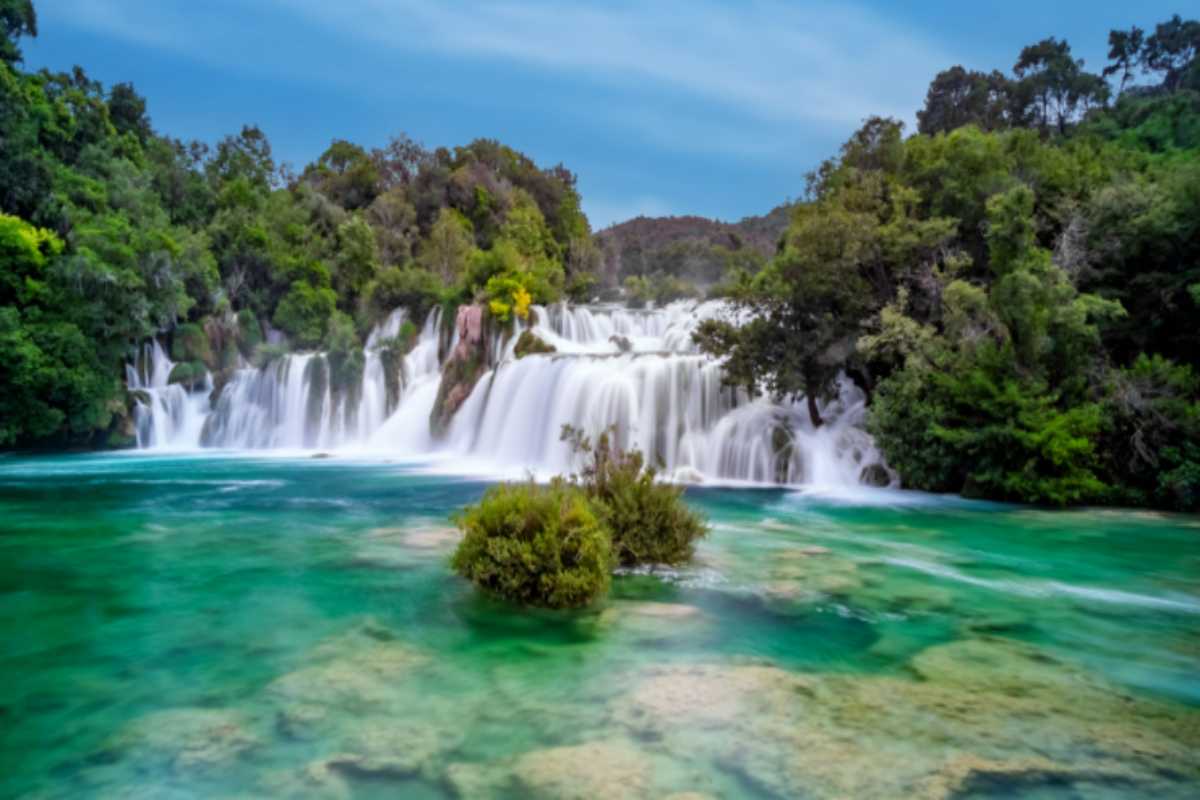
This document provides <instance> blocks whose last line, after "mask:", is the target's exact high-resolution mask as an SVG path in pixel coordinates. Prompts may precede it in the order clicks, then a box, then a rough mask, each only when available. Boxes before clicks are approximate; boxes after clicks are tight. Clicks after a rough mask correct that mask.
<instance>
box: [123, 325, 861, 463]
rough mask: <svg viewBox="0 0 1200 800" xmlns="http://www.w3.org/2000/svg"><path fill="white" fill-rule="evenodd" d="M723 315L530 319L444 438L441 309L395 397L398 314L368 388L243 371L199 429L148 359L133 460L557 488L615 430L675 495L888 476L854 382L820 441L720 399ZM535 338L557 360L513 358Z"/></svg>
mask: <svg viewBox="0 0 1200 800" xmlns="http://www.w3.org/2000/svg"><path fill="white" fill-rule="evenodd" d="M724 311H725V309H724V307H723V306H722V305H721V304H720V303H715V302H708V303H699V304H697V303H675V304H672V305H669V306H667V307H665V308H661V309H655V310H647V311H636V310H629V309H625V308H619V307H571V306H567V305H558V306H553V307H550V308H543V307H534V308H533V310H532V314H531V318H530V320H529V321H528V322H527V323H524V324H523V323H521V322H518V323H517V324H516V325H515V326H514V327H515V330H514V331H513V332H512V333H509V334H503V333H500V334H496V335H495V338H494V340H493V341H492V342H491V343H490V344H491V346H490V348H489V349H488V352H489V354H490V362H491V363H489V364H488V365H487V366H488V371H487V372H485V374H484V375H483V376H482V377H481V378H480V379H479V380H478V382H477V383H476V384H475V386H474V389H473V390H472V391H471V392H470V394H469V395H468V396H467V398H466V400H465V401H464V402H463V404H462V406H461V407H460V408H459V409H458V411H457V413H456V414H455V415H454V418H453V421H452V422H451V424H450V426H449V428H448V430H447V431H446V432H445V435H444V436H442V437H440V438H435V437H434V436H433V434H432V432H431V427H430V414H431V412H432V410H433V407H434V403H435V399H436V397H437V394H438V386H439V382H440V380H441V372H442V367H443V362H442V359H443V358H444V357H445V356H446V354H448V353H450V352H451V351H453V349H454V347H455V345H456V344H457V331H455V333H454V338H453V339H452V340H451V341H449V342H448V343H447V341H445V339H444V335H443V334H444V331H443V325H442V319H441V312H440V309H435V310H434V311H433V312H432V313H431V314H430V315H429V317H428V319H426V320H425V323H424V326H423V327H422V329H421V330H420V331H419V332H417V333H416V334H415V343H414V344H413V345H412V346H411V349H410V350H409V351H408V352H407V353H406V354H405V355H403V357H402V358H400V359H399V362H400V363H399V369H398V370H396V369H395V368H393V378H392V380H393V381H394V385H393V386H391V387H389V385H388V380H389V377H388V368H387V363H386V360H385V349H386V347H387V346H389V344H390V343H392V342H394V341H395V337H397V336H399V335H400V334H401V333H402V331H403V330H405V329H406V328H407V330H408V331H409V332H410V333H411V331H412V329H411V327H410V326H406V325H405V323H406V321H407V314H406V312H405V311H403V310H398V311H396V312H394V313H392V314H391V315H390V316H389V317H388V318H387V319H386V320H385V321H384V322H383V323H381V324H380V325H379V326H377V327H376V328H375V330H373V331H372V332H371V335H370V336H369V337H368V339H367V343H366V346H365V350H364V368H363V374H362V380H361V385H359V386H355V387H349V389H348V390H343V391H336V390H335V389H334V388H333V387H332V386H331V385H330V383H331V382H330V379H329V364H328V361H327V359H326V357H325V356H324V355H323V354H319V353H298V354H292V355H288V356H283V357H280V358H277V359H275V360H274V361H272V362H271V363H270V364H267V365H266V366H265V367H262V368H260V369H253V368H245V369H241V370H238V371H237V372H236V373H235V374H234V375H233V376H232V378H231V379H230V380H229V381H228V383H227V384H226V386H225V387H224V388H223V390H222V391H221V392H220V395H219V397H218V398H217V399H216V401H215V404H214V405H213V406H212V408H211V410H207V409H206V408H203V409H200V410H199V411H198V412H197V413H198V415H199V417H200V419H199V421H197V420H196V419H194V418H193V416H194V415H192V416H189V415H190V414H191V413H192V412H190V411H185V410H184V406H187V408H189V409H190V408H193V407H197V405H196V397H197V396H199V397H201V399H202V400H204V401H205V403H207V393H204V394H203V395H198V394H197V393H192V394H189V393H187V392H186V391H184V390H183V389H182V388H181V387H178V386H167V384H166V377H165V374H169V372H170V362H169V361H168V360H167V359H166V355H165V353H163V352H162V351H161V347H159V346H158V345H157V344H152V345H148V348H155V349H154V352H153V353H152V354H150V353H149V352H148V354H147V355H146V357H145V358H143V359H142V360H141V361H140V362H139V363H138V364H136V365H132V366H131V367H130V368H129V370H128V373H129V385H130V388H131V389H141V390H144V391H145V392H146V393H147V395H148V396H149V397H150V399H151V401H152V402H149V403H147V404H146V406H145V408H144V409H143V408H139V411H138V445H139V446H141V447H148V446H155V447H163V446H167V447H175V448H189V447H216V448H236V449H264V448H277V449H321V450H334V449H337V450H343V451H351V452H370V453H376V454H383V455H391V456H420V455H426V454H435V453H438V454H450V455H455V456H459V457H469V458H471V459H472V460H473V461H477V462H486V463H490V464H494V465H497V466H500V467H503V468H515V469H533V470H535V471H538V472H548V471H563V470H569V469H570V468H571V467H572V466H573V464H572V453H571V452H570V450H569V447H568V446H567V445H566V444H565V443H564V442H562V441H561V440H560V432H561V429H562V427H563V426H564V425H572V426H574V427H577V428H580V429H583V430H584V431H586V432H588V433H591V434H595V433H597V432H599V431H601V430H604V429H607V428H610V427H611V428H613V429H614V430H615V437H616V439H617V441H618V443H619V444H620V445H621V446H623V447H637V448H639V449H640V450H642V451H643V452H644V453H645V454H646V455H647V458H648V460H649V461H650V462H651V463H660V464H661V465H662V466H663V470H664V473H665V474H666V475H668V476H670V477H672V478H674V479H676V480H680V481H702V480H721V481H753V482H760V483H786V484H799V483H804V484H814V485H825V486H845V485H853V484H856V483H859V482H861V481H862V480H863V476H864V474H865V473H867V472H868V471H873V472H874V473H876V475H878V474H881V473H880V466H881V464H882V458H881V456H880V455H879V453H878V452H877V451H876V450H875V447H874V445H873V443H872V441H871V438H870V437H869V436H868V435H867V434H866V432H865V431H864V430H863V425H862V423H863V417H864V413H865V400H864V397H863V395H862V393H861V392H860V391H859V390H858V389H857V388H856V387H855V386H854V385H853V384H852V383H850V382H849V381H842V383H841V385H840V391H839V393H838V396H837V397H836V398H835V399H833V400H832V401H831V402H829V403H827V404H825V406H824V407H823V408H822V409H821V411H822V416H823V417H824V419H826V420H827V422H826V424H825V425H823V426H822V427H820V428H816V429H814V428H813V427H812V424H811V422H810V421H809V418H808V413H807V410H806V408H805V406H804V404H803V402H797V403H784V404H779V403H772V402H770V401H768V400H765V399H762V398H752V397H750V396H749V395H748V394H747V393H746V392H744V391H742V390H735V389H731V388H729V387H727V386H723V385H722V381H721V367H720V364H719V363H718V362H716V361H715V360H713V359H711V358H709V357H707V356H705V355H703V354H701V353H699V352H698V351H697V349H696V347H695V345H694V344H693V342H692V332H693V331H694V329H695V327H696V325H697V324H698V323H699V321H700V320H702V319H706V318H709V317H712V316H715V315H718V314H721V313H724ZM525 330H530V331H532V332H533V333H534V334H535V335H537V336H538V337H539V338H540V339H542V340H543V341H544V342H546V343H548V344H550V345H552V346H554V348H555V351H556V352H554V353H550V354H542V355H527V356H525V357H523V358H520V359H518V358H516V357H515V355H514V352H513V350H514V347H515V345H516V342H517V340H518V338H519V337H520V334H521V333H522V332H524V331H525ZM447 345H448V346H447ZM439 354H441V355H439ZM148 371H149V372H152V373H153V375H152V376H150V377H147V372H148ZM164 372H165V374H163V373H164ZM397 372H398V374H397ZM389 389H390V390H389ZM164 418H165V419H164ZM143 429H144V430H145V432H146V434H145V436H143ZM160 429H161V430H160ZM875 479H876V480H877V478H875Z"/></svg>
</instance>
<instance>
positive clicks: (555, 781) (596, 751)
mask: <svg viewBox="0 0 1200 800" xmlns="http://www.w3.org/2000/svg"><path fill="white" fill-rule="evenodd" d="M653 772H654V770H653V765H652V764H651V762H650V759H649V758H647V757H646V756H645V755H644V754H643V753H642V752H641V751H639V750H637V749H636V748H635V747H633V745H632V744H630V743H629V742H625V741H604V742H588V743H587V744H580V745H575V746H572V747H554V748H550V749H548V750H536V751H534V752H532V753H526V754H525V755H523V756H521V757H520V758H519V759H517V761H516V764H515V766H514V767H513V776H514V777H515V779H516V782H517V785H518V787H519V788H520V790H521V791H522V792H523V793H524V795H523V796H527V797H533V798H545V799H546V800H593V799H594V798H609V799H611V800H625V799H626V798H629V799H630V800H633V799H635V798H649V797H651V796H652V795H651V793H650V790H651V780H652V777H653Z"/></svg>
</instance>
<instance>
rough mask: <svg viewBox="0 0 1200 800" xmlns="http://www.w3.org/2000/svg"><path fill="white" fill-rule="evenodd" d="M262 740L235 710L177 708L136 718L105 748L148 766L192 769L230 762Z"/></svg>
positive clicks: (181, 769) (208, 767) (180, 769)
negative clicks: (246, 725)
mask: <svg viewBox="0 0 1200 800" xmlns="http://www.w3.org/2000/svg"><path fill="white" fill-rule="evenodd" d="M260 744H261V742H260V741H259V739H258V738H257V737H255V736H253V735H252V734H250V733H248V732H247V731H246V729H245V728H244V727H243V724H242V720H241V717H240V716H239V715H238V714H236V713H234V712H232V711H225V710H219V709H205V708H177V709H169V710H166V711H156V712H153V713H151V714H147V715H146V716H144V717H140V718H138V719H136V720H134V721H133V722H131V723H130V724H129V725H127V726H125V727H124V728H123V729H122V730H121V732H120V733H118V735H117V736H116V737H115V739H114V740H112V741H111V742H110V745H109V747H108V748H106V749H111V750H113V751H116V752H118V753H120V754H121V756H122V757H123V758H126V759H129V760H132V761H135V762H138V763H143V764H145V765H147V766H149V765H158V766H167V767H170V768H172V769H175V770H178V771H192V770H206V769H212V768H216V767H221V766H224V765H227V764H229V763H230V762H232V761H234V760H236V759H238V758H240V757H241V756H242V755H243V754H244V753H246V752H247V751H249V750H251V749H253V748H255V747H258V746H259V745H260Z"/></svg>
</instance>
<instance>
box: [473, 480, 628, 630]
mask: <svg viewBox="0 0 1200 800" xmlns="http://www.w3.org/2000/svg"><path fill="white" fill-rule="evenodd" d="M455 521H456V522H457V524H458V526H459V528H461V529H462V531H463V533H464V534H465V535H464V538H463V540H462V542H461V543H460V544H459V546H458V550H457V551H456V552H455V553H454V558H453V561H452V564H453V567H454V570H455V571H456V572H457V573H458V574H459V575H462V576H463V577H465V578H469V579H470V580H471V581H473V582H474V583H475V585H477V586H479V587H480V588H481V589H484V590H485V591H487V592H490V593H491V594H494V595H497V596H499V597H502V598H504V599H506V600H510V601H512V602H515V603H521V604H523V605H530V606H539V607H543V608H578V607H581V606H586V605H587V604H589V603H590V602H592V601H593V600H594V599H596V598H597V597H599V596H600V595H602V594H604V593H605V592H606V591H608V587H609V584H610V582H611V580H612V578H611V572H612V566H613V557H612V546H611V544H610V542H609V537H608V535H607V533H606V531H605V530H604V528H603V527H602V526H601V524H600V522H599V520H597V518H596V515H595V514H594V513H593V512H592V509H591V508H590V507H589V504H588V501H587V498H586V497H585V496H584V494H583V493H582V492H581V491H579V490H578V489H577V488H575V487H572V486H570V485H569V484H567V483H565V482H562V481H557V482H555V483H554V484H552V485H550V486H546V487H543V486H537V485H536V484H534V483H527V484H517V485H501V486H495V487H493V488H492V489H490V490H488V492H487V494H485V495H484V497H483V500H481V501H480V502H479V503H478V504H477V505H474V506H469V507H468V508H466V509H465V510H464V511H462V512H461V513H460V514H458V515H457V517H456V519H455Z"/></svg>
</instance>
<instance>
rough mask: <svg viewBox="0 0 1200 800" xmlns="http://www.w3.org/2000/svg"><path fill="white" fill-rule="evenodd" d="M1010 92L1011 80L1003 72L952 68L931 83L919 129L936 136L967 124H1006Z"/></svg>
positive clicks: (919, 114) (982, 126)
mask: <svg viewBox="0 0 1200 800" xmlns="http://www.w3.org/2000/svg"><path fill="white" fill-rule="evenodd" d="M1010 93H1011V87H1010V81H1009V80H1008V78H1006V77H1004V76H1003V75H1002V74H1000V73H999V72H992V73H990V74H988V73H983V72H976V71H974V70H966V69H963V68H962V67H961V66H955V67H951V68H950V69H948V70H946V71H944V72H940V73H938V76H937V77H936V78H934V79H933V83H931V84H929V91H928V93H927V94H926V95H925V108H924V109H922V110H921V111H918V112H917V130H918V131H920V132H921V133H923V134H927V135H932V134H935V133H946V132H949V131H952V130H954V129H955V128H961V127H962V126H964V125H976V126H978V127H979V128H980V129H982V130H985V131H992V130H998V129H1000V128H1003V127H1006V126H1007V124H1008V110H1009V102H1010Z"/></svg>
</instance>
